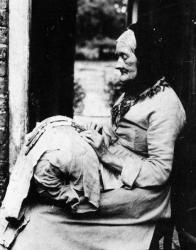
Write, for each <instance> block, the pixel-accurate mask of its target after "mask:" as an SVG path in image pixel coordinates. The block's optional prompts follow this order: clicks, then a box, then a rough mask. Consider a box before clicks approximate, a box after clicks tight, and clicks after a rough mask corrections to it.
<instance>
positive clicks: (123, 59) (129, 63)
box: [116, 40, 137, 83]
mask: <svg viewBox="0 0 196 250" xmlns="http://www.w3.org/2000/svg"><path fill="white" fill-rule="evenodd" d="M132 44H133V43H130V44H126V43H123V42H121V40H119V41H117V44H116V54H117V56H118V61H117V64H116V69H118V70H119V71H120V81H121V82H123V83H124V82H127V81H129V80H133V79H134V78H135V77H136V76H137V57H136V55H135V48H134V44H133V46H132Z"/></svg>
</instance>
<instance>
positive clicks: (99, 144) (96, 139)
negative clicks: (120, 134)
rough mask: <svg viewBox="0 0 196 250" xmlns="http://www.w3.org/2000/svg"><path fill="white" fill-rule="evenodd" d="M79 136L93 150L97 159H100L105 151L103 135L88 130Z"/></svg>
mask: <svg viewBox="0 0 196 250" xmlns="http://www.w3.org/2000/svg"><path fill="white" fill-rule="evenodd" d="M80 136H81V137H82V138H83V139H84V140H85V141H86V142H88V143H89V144H90V145H91V146H92V147H93V148H94V150H95V152H96V153H97V155H98V157H101V155H102V154H103V151H104V150H105V143H104V137H103V135H101V134H99V133H98V132H97V131H96V130H93V129H90V130H86V131H83V132H81V133H80Z"/></svg>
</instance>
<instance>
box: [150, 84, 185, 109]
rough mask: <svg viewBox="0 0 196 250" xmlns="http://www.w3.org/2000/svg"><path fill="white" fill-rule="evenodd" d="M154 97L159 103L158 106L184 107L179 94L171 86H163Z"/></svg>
mask: <svg viewBox="0 0 196 250" xmlns="http://www.w3.org/2000/svg"><path fill="white" fill-rule="evenodd" d="M152 99H153V101H154V102H155V103H157V105H158V106H157V107H160V106H167V107H181V108H183V105H182V103H181V101H180V99H179V97H178V95H177V94H176V92H175V91H174V89H173V88H172V87H171V86H167V87H163V88H162V89H161V90H160V91H159V92H158V93H156V94H155V95H154V97H153V98H152ZM183 109H184V108H183Z"/></svg>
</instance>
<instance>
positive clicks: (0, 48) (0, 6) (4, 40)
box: [0, 0, 9, 204]
mask: <svg viewBox="0 0 196 250" xmlns="http://www.w3.org/2000/svg"><path fill="white" fill-rule="evenodd" d="M7 51H8V0H0V204H1V200H2V198H3V196H4V193H5V188H6V183H7V180H8V147H9V144H8V138H9V137H8V81H7V66H8V57H7Z"/></svg>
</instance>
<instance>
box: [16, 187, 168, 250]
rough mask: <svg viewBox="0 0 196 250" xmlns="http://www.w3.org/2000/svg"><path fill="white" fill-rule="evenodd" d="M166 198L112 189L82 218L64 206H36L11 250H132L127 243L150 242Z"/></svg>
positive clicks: (134, 191)
mask: <svg viewBox="0 0 196 250" xmlns="http://www.w3.org/2000/svg"><path fill="white" fill-rule="evenodd" d="M165 193H166V192H165ZM165 196H166V194H164V195H163V194H160V193H159V194H158V193H157V192H152V191H150V190H144V189H134V190H126V189H118V190H112V191H108V192H105V193H102V195H101V206H100V210H99V212H97V214H95V213H91V214H87V215H85V216H84V215H73V214H71V213H68V212H67V211H66V208H65V207H64V208H63V207H57V206H55V205H51V204H50V205H47V204H35V205H34V206H33V207H32V209H31V212H30V222H29V223H28V224H27V226H26V228H25V229H24V230H23V231H22V232H21V233H20V234H19V236H18V238H17V240H16V242H15V244H14V246H13V248H12V249H13V250H21V249H22V250H26V249H28V250H56V249H62V250H67V249H68V250H69V249H72V250H75V249H76V250H78V249H79V250H82V249H85V250H87V249H89V250H90V249H91V250H92V249H108V250H109V249H112V250H114V249H115V246H118V247H117V248H116V249H118V250H121V249H123V250H125V249H131V248H130V244H133V245H132V246H134V248H132V249H139V248H137V247H138V246H139V245H137V244H136V243H138V242H139V241H142V242H143V243H144V244H148V243H150V240H151V238H152V234H153V230H154V223H152V220H154V219H156V218H158V217H161V214H162V211H164V210H165V208H164V207H160V206H158V204H160V199H161V200H162V199H163V200H164V199H165ZM149 209H150V210H149ZM149 221H151V222H150V223H149ZM141 222H143V223H142V224H141ZM144 236H145V237H144ZM144 238H145V239H144ZM103 242H105V243H104V245H102V244H103ZM134 244H136V245H134ZM138 244H139V243H138ZM126 246H127V247H126ZM140 247H141V245H140Z"/></svg>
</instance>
